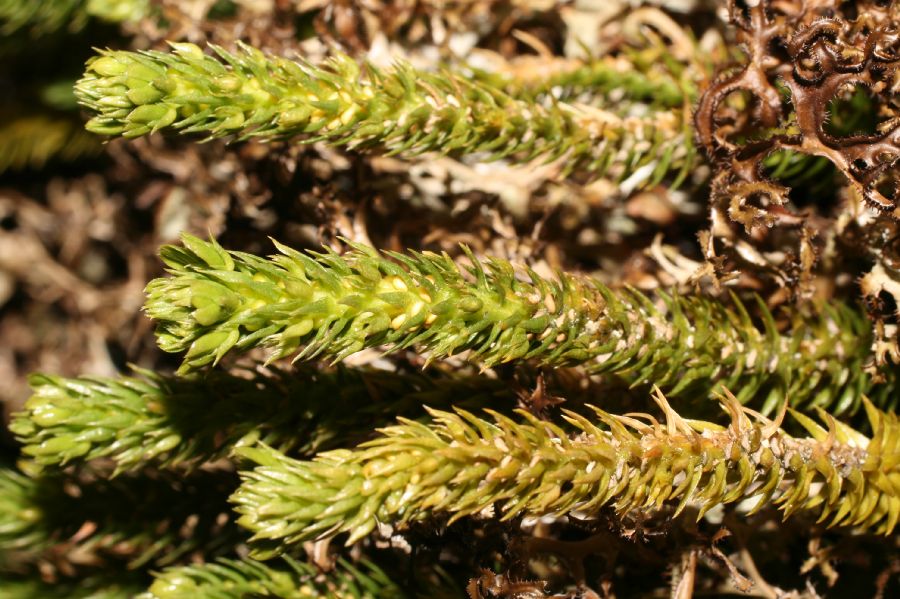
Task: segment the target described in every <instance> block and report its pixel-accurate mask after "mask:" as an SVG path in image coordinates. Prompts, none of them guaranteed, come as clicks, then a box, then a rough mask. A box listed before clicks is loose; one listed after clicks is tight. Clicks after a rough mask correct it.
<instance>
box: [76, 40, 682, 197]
mask: <svg viewBox="0 0 900 599" xmlns="http://www.w3.org/2000/svg"><path fill="white" fill-rule="evenodd" d="M172 47H173V49H174V51H173V52H172V53H163V52H155V51H143V52H123V51H112V50H107V51H103V52H101V55H100V56H99V57H96V58H95V59H93V60H92V61H90V62H89V63H88V67H87V72H86V73H85V75H84V77H83V78H82V79H81V80H80V81H79V82H78V84H77V85H76V95H77V96H78V98H79V101H80V102H81V103H82V104H83V105H84V106H86V107H87V108H88V109H89V110H91V111H92V112H94V113H95V114H96V116H94V117H93V118H92V119H91V120H90V121H89V122H88V125H87V126H88V129H89V130H91V131H93V132H95V133H100V134H104V135H123V136H125V137H137V136H140V135H146V134H148V133H151V132H154V131H158V130H163V129H174V130H177V131H180V132H183V133H205V134H207V135H208V136H209V137H221V136H234V137H236V138H238V139H246V138H250V137H261V138H287V137H293V138H296V139H298V140H300V141H304V142H313V141H319V140H323V141H327V142H328V143H331V144H336V145H341V146H346V147H348V148H351V149H374V150H379V151H382V152H387V153H390V154H405V155H415V154H420V153H423V152H440V153H445V154H449V153H453V154H473V153H478V154H480V155H483V156H484V157H485V158H491V159H499V158H502V157H505V156H510V155H515V156H516V157H517V159H518V160H521V161H528V160H532V159H537V158H540V159H542V160H554V159H557V158H560V157H563V156H565V157H566V166H565V168H566V170H568V171H571V170H574V169H583V170H586V171H590V172H591V173H593V174H594V175H602V174H604V173H606V172H607V171H608V170H610V169H611V170H610V173H609V174H610V175H612V176H616V177H620V178H624V177H627V176H629V175H630V174H634V173H635V172H636V171H637V170H638V169H643V171H647V168H649V169H650V170H649V171H647V172H646V173H644V174H642V180H644V181H645V182H647V181H649V182H650V183H649V184H656V183H658V182H659V181H660V180H661V179H662V178H663V177H665V176H666V175H667V174H668V173H670V172H674V171H680V175H679V177H678V178H679V179H682V178H684V177H685V176H686V175H687V173H688V172H689V170H690V168H691V165H692V164H693V162H694V160H695V158H696V151H695V149H694V148H693V144H692V139H691V134H690V132H689V130H688V129H687V128H686V123H687V121H686V120H685V119H684V118H683V117H684V114H683V112H684V111H679V110H671V111H669V110H660V111H657V112H653V113H651V114H649V115H647V116H645V117H633V116H618V115H616V114H614V113H613V112H608V111H600V110H597V109H592V108H588V107H582V106H576V105H568V104H565V103H562V102H556V101H553V102H549V103H547V104H546V105H545V104H543V103H538V102H536V101H535V100H534V99H533V98H532V99H531V100H523V99H518V98H516V97H514V96H511V95H509V94H507V93H505V92H504V91H503V90H502V88H496V87H492V86H491V85H489V84H487V83H486V82H478V81H475V80H471V79H470V78H467V77H462V76H460V75H459V74H456V73H453V72H441V73H429V72H424V71H419V70H416V69H414V68H412V67H411V66H409V65H406V64H398V65H396V66H395V67H393V68H391V69H389V70H385V71H382V70H380V69H377V68H375V67H374V66H372V65H370V64H367V65H365V67H364V68H360V66H359V65H358V64H357V63H356V62H355V61H354V60H353V59H351V58H349V57H347V56H345V55H337V56H335V57H333V58H331V59H330V60H329V61H328V62H327V63H326V64H325V65H323V66H314V65H311V64H309V63H304V62H294V61H290V60H287V59H283V58H275V57H267V56H265V55H263V54H262V53H261V52H260V51H259V50H257V49H255V48H251V47H249V46H244V45H242V46H241V47H240V51H239V52H237V53H232V52H228V51H226V50H224V49H222V48H219V47H216V46H212V49H213V51H214V52H215V53H216V55H217V56H218V59H217V58H214V57H212V56H208V55H205V54H204V53H203V51H202V50H201V49H200V48H199V47H197V46H194V45H192V44H181V43H173V44H172ZM643 171H642V172H643Z"/></svg>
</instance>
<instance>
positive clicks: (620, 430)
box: [232, 395, 900, 558]
mask: <svg viewBox="0 0 900 599" xmlns="http://www.w3.org/2000/svg"><path fill="white" fill-rule="evenodd" d="M657 401H658V402H659V403H660V405H661V407H662V409H663V411H664V413H665V414H666V421H665V422H664V423H662V424H661V423H659V422H656V421H655V420H653V419H652V418H648V419H647V420H648V421H645V420H644V419H643V418H640V417H639V416H614V415H611V414H608V413H606V412H604V411H602V410H600V409H596V408H595V409H594V413H595V414H594V418H586V417H584V416H581V415H578V414H576V413H574V412H568V411H567V412H565V413H564V416H563V418H564V419H565V420H566V421H567V423H568V424H569V425H571V427H572V429H573V430H574V432H575V433H576V434H570V433H568V432H567V431H565V430H564V429H563V428H561V427H560V426H558V425H556V424H553V423H550V422H546V421H541V420H539V419H537V418H536V417H534V416H532V415H531V414H529V413H528V412H525V411H522V412H520V418H519V420H518V421H516V420H513V419H511V418H508V417H505V416H503V415H501V414H498V413H490V414H491V420H485V419H482V418H480V417H478V416H475V415H473V414H471V413H469V412H466V411H463V410H456V412H455V413H451V412H443V411H438V410H434V411H432V414H433V417H434V422H433V423H431V424H423V423H419V422H412V421H406V420H402V419H401V421H400V423H399V424H398V425H396V426H392V427H388V428H385V429H383V430H382V433H383V436H382V437H381V438H379V439H376V440H374V441H371V442H368V443H365V444H363V445H362V446H361V447H359V448H358V449H356V450H335V451H331V452H326V453H323V454H321V455H319V456H318V457H317V458H316V459H315V460H313V461H297V460H293V459H291V458H288V457H286V456H284V455H283V454H280V453H278V452H277V451H275V450H272V449H271V448H268V447H265V446H261V447H244V448H240V449H239V450H238V453H239V454H240V455H241V456H242V457H244V458H246V459H248V460H250V461H251V462H254V463H256V464H257V466H256V467H255V468H254V469H252V470H248V471H245V472H242V478H243V481H244V482H243V483H242V485H241V487H240V488H239V489H238V491H237V492H236V493H235V494H234V496H233V497H232V501H233V502H234V503H235V504H236V506H237V508H236V509H237V511H238V512H239V513H241V514H242V516H241V518H240V519H239V520H238V523H239V524H241V525H243V526H245V527H246V528H248V529H249V530H250V531H252V532H253V533H254V536H253V537H252V539H251V543H252V544H253V545H252V546H253V547H254V554H255V555H256V556H258V557H261V558H266V557H270V556H272V555H274V554H277V553H278V552H280V551H283V550H284V549H285V548H287V547H290V546H291V545H293V544H296V543H299V542H301V541H304V540H308V539H317V538H324V537H330V536H332V535H335V534H338V533H349V538H348V539H347V543H348V544H352V543H354V542H355V541H358V540H359V539H361V538H362V537H364V536H366V535H368V534H369V533H370V532H371V531H372V530H373V529H374V528H375V527H376V525H377V524H378V523H385V524H396V525H402V524H403V523H406V522H410V521H415V520H417V519H420V518H424V517H429V516H435V515H441V514H445V515H447V516H449V518H450V521H451V522H452V521H453V520H456V519H459V518H462V517H465V516H472V515H476V514H482V513H485V514H487V513H493V510H494V509H496V510H497V514H496V515H497V516H498V517H500V518H501V519H504V520H509V519H512V518H515V517H518V516H544V515H550V514H555V515H564V514H573V513H577V514H582V515H587V516H589V515H591V514H592V513H595V512H596V511H597V510H599V509H600V508H601V507H603V506H605V505H612V506H613V507H614V508H615V510H616V511H617V512H618V513H627V512H629V511H631V510H635V509H640V508H651V507H660V506H662V505H663V504H664V503H673V504H677V509H676V513H677V512H680V511H681V510H682V509H683V508H685V507H686V506H688V505H695V506H696V507H697V508H699V513H700V514H701V515H702V514H703V513H705V512H706V511H707V510H709V509H711V508H713V507H715V506H718V505H722V504H726V503H733V502H736V501H740V500H743V499H750V498H758V500H757V501H756V504H755V506H754V507H753V508H752V510H751V511H755V510H758V509H760V508H762V507H764V506H767V505H777V506H779V507H780V509H781V510H783V511H784V514H785V517H787V516H789V515H791V514H793V513H794V512H797V511H798V510H813V511H814V512H815V513H817V514H818V515H819V520H820V521H822V522H826V523H828V524H829V525H839V524H849V525H854V526H862V527H866V528H871V529H874V530H876V531H878V532H880V533H884V534H889V533H890V532H891V531H893V529H894V527H895V525H896V523H897V519H898V517H900V469H898V463H897V460H896V456H897V455H898V453H897V452H898V448H900V423H898V420H897V417H896V415H895V414H893V413H884V412H881V411H879V410H878V409H876V408H875V407H873V406H872V405H871V404H870V403H866V411H867V413H868V416H869V419H870V423H871V426H872V430H873V431H874V433H873V435H872V437H871V438H866V437H865V436H863V435H862V434H860V433H858V432H856V431H855V430H853V429H851V428H850V427H848V426H846V425H844V424H840V423H838V422H837V421H835V420H834V419H833V418H831V417H830V416H828V415H827V414H824V422H825V423H826V426H827V427H828V428H827V429H825V428H822V427H821V426H819V425H818V424H816V423H815V422H813V421H812V420H811V419H809V418H808V417H806V416H803V415H802V414H799V413H798V418H799V421H800V424H802V425H804V426H805V427H807V428H808V430H809V431H810V435H811V436H810V437H807V438H795V437H792V436H790V435H788V434H787V433H785V432H784V431H783V430H781V429H780V427H779V425H778V423H775V422H772V421H771V420H768V419H766V418H765V417H763V416H761V415H759V414H758V413H756V412H753V411H749V410H747V409H746V408H743V407H742V406H741V405H740V404H739V403H738V402H737V401H736V400H734V399H733V398H731V399H726V400H725V401H724V406H725V407H726V408H727V410H728V412H729V413H730V415H731V423H730V425H728V426H720V425H718V424H715V423H712V422H703V421H692V420H684V419H682V418H681V417H680V416H678V414H677V413H675V411H674V410H672V408H671V407H670V406H669V405H668V404H667V403H666V401H665V399H663V398H662V395H658V396H657ZM602 427H605V428H602Z"/></svg>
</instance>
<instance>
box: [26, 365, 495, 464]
mask: <svg viewBox="0 0 900 599" xmlns="http://www.w3.org/2000/svg"><path fill="white" fill-rule="evenodd" d="M297 370H298V371H296V372H288V371H286V370H274V369H270V370H267V371H264V372H263V371H259V372H253V371H248V372H244V373H243V376H242V375H240V374H237V373H235V374H226V373H223V372H213V373H209V374H208V375H206V376H191V377H185V378H180V377H163V376H159V375H154V374H152V373H142V374H143V376H142V377H140V378H138V377H120V378H103V377H78V378H72V379H66V378H62V377H54V376H48V375H34V376H32V377H31V387H32V390H33V395H32V396H31V397H30V398H29V399H28V401H27V402H26V403H25V409H24V410H23V411H22V412H19V413H17V414H15V415H14V420H13V422H12V424H11V425H10V431H12V432H13V434H15V435H16V436H17V437H18V439H19V441H20V442H22V444H23V447H22V453H23V454H24V455H26V456H28V457H29V458H30V459H31V460H32V461H33V462H34V463H35V464H37V465H39V466H46V467H62V466H66V465H70V464H78V463H84V462H89V461H92V460H98V459H104V458H105V459H108V460H111V461H112V462H113V463H114V464H115V469H114V470H113V474H117V473H120V472H124V471H130V470H138V469H142V468H146V467H148V466H149V465H153V466H156V467H158V468H167V469H168V468H185V469H193V468H195V467H197V466H201V465H203V464H205V463H208V462H213V461H215V460H217V459H221V458H224V457H226V456H227V455H228V453H229V452H230V451H231V450H232V448H233V447H235V446H237V445H246V444H250V443H253V442H255V441H262V442H263V443H266V444H267V445H269V446H272V447H275V448H277V449H279V450H280V451H283V452H286V453H290V454H292V455H300V456H303V455H312V454H314V453H315V452H317V451H323V450H325V449H332V448H335V447H346V446H348V445H352V444H353V443H355V442H358V441H362V440H364V439H366V438H368V437H369V436H370V435H371V434H372V430H373V428H374V427H375V426H377V424H378V423H384V424H386V423H387V422H389V421H390V420H392V419H393V418H394V417H396V416H397V415H407V416H412V417H419V416H423V415H424V414H425V412H424V410H423V409H422V407H421V406H422V404H427V405H432V406H450V405H451V404H453V405H461V406H464V407H466V406H477V405H489V404H490V403H492V400H496V399H497V396H498V395H499V396H501V397H502V395H503V393H502V391H501V383H499V381H496V380H490V379H487V378H485V377H477V378H475V377H472V378H463V377H451V376H439V375H438V376H425V375H409V374H394V373H390V372H384V371H377V370H365V371H360V370H350V369H344V368H340V369H337V370H336V371H334V372H321V371H318V370H316V369H314V368H303V369H297ZM509 395H510V394H509V393H507V394H506V396H507V399H509Z"/></svg>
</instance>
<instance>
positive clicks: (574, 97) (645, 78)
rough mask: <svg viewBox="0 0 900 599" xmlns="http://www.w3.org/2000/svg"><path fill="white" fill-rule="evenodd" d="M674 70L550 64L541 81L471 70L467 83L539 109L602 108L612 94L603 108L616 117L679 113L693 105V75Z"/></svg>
mask: <svg viewBox="0 0 900 599" xmlns="http://www.w3.org/2000/svg"><path fill="white" fill-rule="evenodd" d="M536 66H537V65H536ZM676 66H681V69H679V70H680V72H675V73H673V72H669V69H659V68H658V67H659V64H658V63H657V64H655V65H652V66H651V67H657V68H656V69H654V68H647V69H638V68H636V66H635V62H634V61H631V60H627V59H623V58H619V57H609V56H603V57H598V58H594V59H590V60H586V61H584V62H583V63H581V64H576V65H568V64H563V65H559V66H557V65H555V64H553V63H550V64H549V65H547V67H546V70H547V71H550V72H549V73H548V74H547V76H533V75H530V73H529V76H528V77H526V78H523V77H517V76H515V75H513V74H499V73H495V72H493V71H485V70H482V69H477V68H472V78H473V79H474V80H475V81H478V82H479V83H482V84H484V85H485V86H488V87H492V88H497V89H502V90H503V92H504V93H506V94H508V95H509V96H512V97H514V98H517V99H520V100H528V101H539V102H542V103H552V101H554V100H555V101H562V102H584V101H585V100H591V101H593V102H594V103H598V104H600V105H602V103H603V100H604V99H606V98H608V97H609V96H611V95H613V94H615V95H616V102H615V103H613V102H609V104H610V106H609V108H611V109H614V111H615V112H617V113H619V112H621V111H620V110H618V109H619V107H620V106H621V107H623V108H633V107H634V105H635V104H636V103H642V104H645V105H650V106H652V107H654V108H655V109H657V110H662V109H667V108H668V109H671V108H681V107H684V106H685V105H689V104H691V103H692V102H693V101H694V100H696V97H697V90H696V86H695V85H694V83H693V81H692V78H691V75H692V74H693V73H691V72H690V71H689V70H688V69H687V68H685V67H684V66H683V65H676Z"/></svg>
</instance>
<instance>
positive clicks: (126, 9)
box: [0, 0, 149, 37]
mask: <svg viewBox="0 0 900 599" xmlns="http://www.w3.org/2000/svg"><path fill="white" fill-rule="evenodd" d="M148 8H149V2H148V0H45V1H41V2H33V1H32V0H0V33H2V34H3V35H10V34H13V33H15V32H18V31H26V32H28V33H29V34H30V35H31V36H33V37H38V36H41V35H45V34H48V33H53V32H55V31H58V30H60V29H63V28H66V29H68V30H69V31H70V32H72V31H77V30H79V29H81V28H82V27H84V25H85V24H86V23H87V22H88V21H89V20H90V19H92V18H96V19H100V20H103V21H109V22H115V23H118V22H121V21H133V20H136V19H139V18H140V17H141V16H143V15H144V14H146V12H147V10H148Z"/></svg>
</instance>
